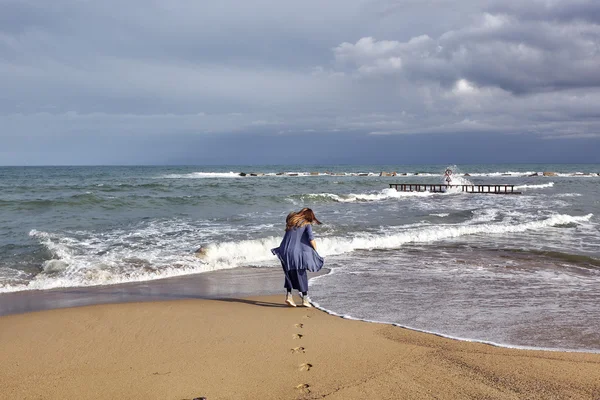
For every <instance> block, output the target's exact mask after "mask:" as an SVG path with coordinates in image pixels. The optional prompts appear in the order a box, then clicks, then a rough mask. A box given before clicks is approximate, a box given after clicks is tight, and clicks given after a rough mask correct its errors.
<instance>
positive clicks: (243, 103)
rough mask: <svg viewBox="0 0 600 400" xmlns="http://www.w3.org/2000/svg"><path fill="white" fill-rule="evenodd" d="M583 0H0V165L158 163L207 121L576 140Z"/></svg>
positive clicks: (373, 138) (275, 132) (585, 105)
mask: <svg viewBox="0 0 600 400" xmlns="http://www.w3.org/2000/svg"><path fill="white" fill-rule="evenodd" d="M598 4H599V3H598V2H596V1H549V0H548V1H538V0H536V1H529V2H521V1H512V0H511V1H505V0H503V1H487V2H481V1H475V0H461V1H448V0H429V1H415V0H407V1H392V0H371V1H361V0H360V1H359V0H344V1H342V0H331V1H328V2H321V1H317V0H307V1H304V2H296V3H289V2H280V1H274V0H255V1H248V2H242V1H239V0H223V1H220V2H217V3H206V2H195V1H188V0H173V1H159V0H152V1H148V0H144V1H142V0H127V1H115V0H107V1H102V2H100V1H86V0H54V1H51V2H50V1H42V0H18V1H16V0H0V77H1V78H0V139H2V141H3V144H4V146H3V148H2V151H0V164H2V163H15V162H16V163H33V162H35V163H44V162H58V161H56V160H64V162H62V163H69V162H80V160H86V159H88V160H91V159H93V160H95V161H94V162H95V163H101V162H102V160H103V159H105V160H106V161H105V162H111V163H112V162H119V161H118V160H123V159H126V160H127V163H130V162H129V161H131V162H133V163H135V162H136V160H137V161H139V162H148V161H147V160H155V161H156V162H164V160H169V161H172V162H175V161H176V160H177V157H184V155H185V154H187V151H188V150H189V147H190V146H196V145H198V143H202V142H203V141H204V140H205V139H206V140H208V139H207V138H208V137H210V143H212V146H213V147H214V149H217V148H219V146H218V145H217V143H221V146H222V149H230V148H231V146H230V145H229V144H230V143H232V142H235V137H239V138H241V137H243V138H244V140H249V141H250V142H252V140H253V138H254V139H255V140H256V142H261V143H269V140H268V139H264V138H268V137H270V138H273V140H277V141H282V140H283V139H282V138H289V140H290V141H294V140H304V139H305V138H306V137H307V135H310V137H311V138H312V139H313V140H314V138H315V137H316V136H315V132H318V133H319V135H321V137H323V140H329V139H328V138H332V137H335V138H338V139H339V138H341V137H343V135H344V134H347V135H348V137H349V138H350V137H352V138H356V137H358V136H360V135H362V136H361V137H363V140H364V142H363V141H361V143H362V144H361V145H360V147H363V148H366V147H368V146H367V144H368V143H372V144H373V146H376V145H377V144H378V143H379V144H381V143H383V141H382V139H381V138H383V137H386V136H389V135H394V134H424V135H425V136H424V137H433V136H431V135H438V134H444V135H447V136H449V137H455V138H458V137H459V136H457V135H458V134H468V135H480V137H482V138H485V137H486V136H487V135H499V136H494V137H498V138H501V137H503V136H502V135H506V134H511V135H521V136H522V137H524V138H525V137H533V138H535V140H529V139H527V140H525V139H524V140H522V141H521V142H520V143H521V144H522V145H532V144H531V143H534V142H535V141H539V140H543V139H554V138H571V139H573V140H575V139H577V140H584V139H585V140H592V141H593V140H594V138H598V137H600V113H599V112H598V111H597V110H598V107H597V105H598V104H600V89H599V87H600V73H599V72H598V71H600V23H599V19H598V16H599V15H600V12H599V10H600V6H599V5H598ZM231 134H234V136H231ZM235 135H237V136H235ZM357 135H358V136H357ZM259 137H260V138H263V139H260V140H259V139H258V138H259ZM466 137H472V136H461V138H462V140H465V139H464V138H466ZM478 137H479V136H478ZM504 137H507V138H508V136H504ZM219 138H222V141H221V142H220V141H219V140H220V139H219ZM326 138H327V139H326ZM336 140H337V139H336ZM423 140H425V139H423ZM457 140H458V139H457ZM103 142H106V143H111V144H113V145H115V146H119V148H120V149H128V150H127V151H125V150H123V151H119V152H112V153H111V152H110V151H107V150H102V149H106V148H107V147H106V146H101V145H99V143H103ZM352 142H357V141H356V140H354V139H353V140H351V141H349V143H350V144H348V146H346V147H344V149H343V151H344V152H345V153H346V154H354V152H353V150H352V144H351V143H352ZM417 142H418V141H411V142H410V143H412V144H411V145H415V146H416V145H417V144H416V143H417ZM475 142H476V141H472V143H475ZM548 142H551V143H557V142H561V143H563V144H562V146H563V147H564V143H566V142H565V141H548ZM35 143H37V145H40V144H42V143H43V144H44V146H43V147H41V148H40V149H41V150H40V151H38V152H33V151H29V152H28V151H26V149H27V148H30V146H33V144H35ZM357 146H358V145H357ZM365 146H366V147H365ZM474 146H475V144H474ZM548 146H552V145H548ZM342 147H343V146H342ZM342 147H340V146H338V147H336V148H338V149H340V150H339V151H342V150H341V149H342ZM567 147H568V146H567ZM42 150H43V151H42ZM215 151H217V150H213V152H212V153H210V154H208V153H206V155H205V157H208V156H209V155H211V154H213V153H214V152H215ZM465 152H466V153H465V154H468V151H467V150H465ZM108 153H110V156H109V154H108ZM359 153H360V152H359ZM484 153H485V151H484ZM550 153H551V152H548V154H550ZM28 154H29V156H28ZM34 154H35V155H34ZM117 154H119V156H118V157H117ZM193 154H196V155H197V154H200V153H198V152H193ZM203 154H204V153H203ZM228 154H231V151H230V150H228V151H224V152H223V157H227V156H228ZM253 154H254V157H255V159H256V160H257V162H261V160H266V159H268V157H271V158H273V157H275V158H276V156H275V155H274V154H273V153H272V152H270V151H269V150H268V149H267V150H264V152H263V154H261V152H260V149H259V148H257V150H256V151H255V152H253ZM75 155H77V156H75ZM28 157H30V158H28ZM103 157H104V158H103ZM115 157H117V158H115ZM186 157H188V156H185V157H184V158H186ZM192 157H193V156H192ZM238 158H239V157H238ZM275 158H273V160H275ZM334 158H335V157H334ZM338 158H339V157H338ZM186 159H187V158H186ZM44 160H46V161H44ZM69 160H71V161H69ZM161 160H163V161H161ZM309 161H310V160H307V162H309ZM196 162H202V160H196ZM223 162H231V160H229V161H228V160H227V159H224V160H223Z"/></svg>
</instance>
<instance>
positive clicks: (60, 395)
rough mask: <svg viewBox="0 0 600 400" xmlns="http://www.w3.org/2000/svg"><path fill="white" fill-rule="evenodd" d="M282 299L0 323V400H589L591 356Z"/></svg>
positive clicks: (597, 387) (595, 374) (108, 307)
mask: <svg viewBox="0 0 600 400" xmlns="http://www.w3.org/2000/svg"><path fill="white" fill-rule="evenodd" d="M282 300H283V296H281V295H278V296H260V297H249V298H245V299H242V298H233V299H232V298H230V299H222V300H204V299H188V300H175V301H158V302H144V303H125V304H103V305H94V306H86V307H77V308H67V309H56V310H49V311H40V312H32V313H27V314H19V315H9V316H3V317H0V354H1V355H2V357H0V388H2V398H6V399H75V398H82V399H173V400H180V399H193V398H195V397H200V396H205V397H206V398H207V399H208V400H213V399H317V398H326V399H598V398H600V355H599V354H584V353H561V352H543V351H525V350H511V349H504V348H497V347H492V346H489V345H484V344H478V343H468V342H459V341H455V340H450V339H445V338H441V337H438V336H434V335H429V334H424V333H419V332H413V331H409V330H406V329H402V328H398V327H394V326H390V325H382V324H372V323H365V322H359V321H351V320H345V319H342V318H338V317H334V316H331V315H328V314H326V313H323V312H321V311H318V310H315V309H306V308H300V307H299V308H289V307H285V306H284V305H283V304H282Z"/></svg>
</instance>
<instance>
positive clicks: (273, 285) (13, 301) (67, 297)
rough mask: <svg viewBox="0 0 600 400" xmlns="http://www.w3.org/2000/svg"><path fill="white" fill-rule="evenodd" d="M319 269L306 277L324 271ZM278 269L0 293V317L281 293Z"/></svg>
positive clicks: (281, 285)
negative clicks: (105, 305) (45, 311)
mask: <svg viewBox="0 0 600 400" xmlns="http://www.w3.org/2000/svg"><path fill="white" fill-rule="evenodd" d="M328 272H329V270H328V269H326V268H323V269H322V270H321V271H320V272H318V273H312V272H311V273H309V276H310V278H313V277H316V276H319V275H323V274H327V273H328ZM284 292H285V289H284V288H283V274H282V272H281V270H280V269H279V268H253V267H241V268H235V269H225V270H218V271H212V272H205V273H202V274H195V275H185V276H180V277H173V278H165V279H158V280H154V281H145V282H132V283H123V284H119V285H107V286H88V287H74V288H58V289H51V290H32V291H22V292H14V293H2V294H0V316H1V315H9V314H21V313H26V312H32V311H41V310H52V309H55V308H67V307H80V306H88V305H94V304H107V303H130V302H142V301H158V300H183V299H217V298H219V299H221V298H243V297H248V296H253V295H254V296H256V295H269V294H280V293H284Z"/></svg>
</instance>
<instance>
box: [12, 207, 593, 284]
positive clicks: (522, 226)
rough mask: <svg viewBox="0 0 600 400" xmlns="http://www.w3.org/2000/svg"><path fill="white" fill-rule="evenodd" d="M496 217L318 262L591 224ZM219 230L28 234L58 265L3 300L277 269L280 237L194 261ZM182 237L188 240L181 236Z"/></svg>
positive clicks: (214, 247) (329, 250)
mask: <svg viewBox="0 0 600 400" xmlns="http://www.w3.org/2000/svg"><path fill="white" fill-rule="evenodd" d="M495 216H496V214H495V211H493V210H492V211H490V212H489V213H481V214H480V215H476V216H475V218H474V219H475V220H477V221H480V222H481V221H487V222H485V223H478V224H473V223H472V221H467V222H466V223H463V224H457V225H436V226H425V227H423V226H421V227H414V228H408V229H406V230H405V231H401V232H392V233H389V232H388V233H386V232H384V233H365V232H363V233H360V232H359V233H355V234H352V235H348V236H343V237H340V236H330V237H323V238H320V240H319V252H320V253H321V254H322V255H323V256H333V255H342V254H346V253H350V252H352V251H355V250H373V249H396V248H400V247H401V246H402V245H404V244H407V243H423V244H426V243H432V242H436V241H440V240H444V239H451V238H456V237H461V236H466V235H497V234H502V235H506V234H511V233H520V232H525V231H529V230H532V231H539V230H544V229H546V228H549V227H552V226H556V225H566V224H572V223H581V222H585V221H589V220H590V218H591V217H592V214H589V215H585V216H570V215H561V214H557V215H553V216H551V217H548V218H546V219H542V220H536V221H530V222H526V223H519V224H509V223H505V222H501V223H492V222H490V221H492V220H493V219H494V218H495ZM224 228H225V227H223V226H210V225H209V224H207V225H206V226H204V227H203V228H202V229H198V228H197V227H190V226H189V225H186V224H185V223H182V222H173V221H165V222H162V223H154V224H150V225H149V226H148V227H146V228H145V229H141V230H138V231H135V232H126V231H115V232H111V233H103V234H99V235H95V236H94V235H90V234H89V233H85V232H75V233H73V234H72V235H70V236H67V235H59V234H53V233H49V232H42V231H37V230H32V231H31V232H30V236H31V237H33V238H35V239H37V240H39V241H40V243H41V244H43V245H44V246H45V247H46V248H48V250H50V251H51V252H52V253H53V255H54V257H55V260H52V261H48V262H47V263H46V264H45V266H44V269H45V272H44V273H41V274H39V275H37V276H36V278H35V279H33V280H32V281H31V282H29V284H28V285H26V286H20V285H19V286H10V285H9V286H5V287H2V288H0V292H11V291H18V290H32V289H50V288H56V287H70V286H90V285H101V284H115V283H122V282H135V281H146V280H153V279H160V278H166V277H172V276H180V275H187V274H193V273H200V272H207V271H213V270H219V269H227V268H235V267H238V266H248V265H254V266H265V267H274V266H277V262H276V261H275V259H274V256H273V255H272V254H271V252H270V249H272V248H274V247H276V246H277V245H278V244H279V242H280V240H281V238H280V237H279V236H278V237H274V236H269V237H264V238H260V239H253V240H241V241H240V240H237V241H222V242H218V243H214V242H213V243H211V244H208V245H206V246H205V247H206V248H207V253H206V256H205V257H203V258H202V259H199V258H197V257H195V256H194V255H193V254H192V253H191V249H190V243H203V238H206V237H211V238H213V239H214V238H215V233H216V231H219V232H220V234H221V235H223V230H224ZM231 229H235V228H234V227H231ZM225 230H226V229H225ZM181 232H188V233H187V234H185V235H183V234H181ZM257 233H258V232H257ZM174 236H175V237H174ZM222 237H223V236H222ZM59 261H60V262H59Z"/></svg>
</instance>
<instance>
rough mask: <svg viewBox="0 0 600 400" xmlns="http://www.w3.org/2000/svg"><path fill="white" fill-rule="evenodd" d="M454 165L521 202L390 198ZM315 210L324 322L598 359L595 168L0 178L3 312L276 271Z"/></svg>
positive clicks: (9, 172) (454, 193)
mask: <svg viewBox="0 0 600 400" xmlns="http://www.w3.org/2000/svg"><path fill="white" fill-rule="evenodd" d="M448 169H449V170H451V172H452V175H451V179H452V182H451V183H452V184H475V185H480V184H491V185H503V184H507V185H514V190H516V191H517V190H518V191H520V192H521V194H519V195H505V194H501V195H497V194H482V193H465V192H462V191H460V190H455V189H449V190H446V191H445V192H443V193H431V192H426V191H420V192H401V191H396V189H394V188H390V184H403V183H420V184H425V183H428V184H444V183H445V172H446V171H447V170H448ZM544 172H546V174H544ZM392 173H394V174H392ZM243 175H245V176H243ZM387 175H395V176H387ZM303 207H310V208H312V209H313V210H314V212H315V214H316V215H317V217H318V218H319V220H321V222H323V224H322V225H319V226H315V228H314V231H315V234H316V238H317V244H318V251H319V253H320V254H321V255H322V256H323V257H324V258H325V268H327V271H328V273H326V274H322V275H320V276H318V277H315V278H312V279H311V280H310V291H309V292H310V293H309V294H310V297H311V300H312V301H313V303H314V304H315V305H316V306H318V307H319V308H321V309H323V310H326V311H327V312H330V313H332V314H335V315H339V316H343V317H345V318H353V319H361V320H366V321H373V322H381V323H389V324H395V325H398V326H402V327H407V328H410V329H415V330H419V331H424V332H430V333H434V334H437V335H441V336H446V337H450V338H456V339H461V340H469V341H478V342H484V343H490V344H495V345H500V346H507V347H516V348H528V349H546V350H563V351H584V352H600V329H599V327H600V215H599V214H600V165H598V164H583V165H562V164H561V165H550V164H546V165H539V164H535V165H527V164H504V165H311V166H306V165H291V166H290V165H287V166H272V165H271V166H258V165H254V166H233V165H232V166H123V167H115V166H94V167H0V302H1V301H2V297H3V296H8V294H10V293H12V292H23V291H36V292H38V293H39V292H48V293H51V292H52V291H53V290H57V288H73V287H89V288H91V287H95V286H99V285H102V286H104V287H106V286H111V285H122V284H124V283H127V282H140V281H153V280H158V279H165V278H170V277H181V276H188V275H195V274H203V273H207V272H210V271H217V270H223V269H236V268H238V269H248V268H271V269H274V271H278V270H279V269H280V268H281V266H280V264H279V262H278V260H277V259H276V257H275V256H273V255H272V253H271V251H270V250H271V249H272V248H274V247H277V246H278V245H279V242H280V241H281V238H282V236H283V233H284V228H285V217H286V216H287V214H288V213H289V212H291V211H294V210H296V211H297V210H299V209H301V208H303ZM200 247H202V248H204V249H205V254H204V255H203V256H202V257H197V256H196V255H195V254H194V252H195V250H196V249H198V248H200ZM282 279H283V278H282ZM282 282H283V281H282ZM282 292H283V288H282Z"/></svg>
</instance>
